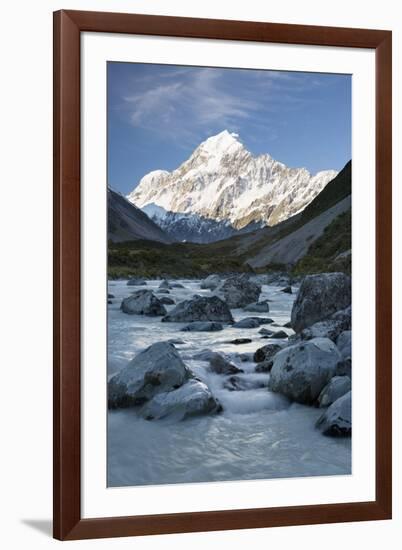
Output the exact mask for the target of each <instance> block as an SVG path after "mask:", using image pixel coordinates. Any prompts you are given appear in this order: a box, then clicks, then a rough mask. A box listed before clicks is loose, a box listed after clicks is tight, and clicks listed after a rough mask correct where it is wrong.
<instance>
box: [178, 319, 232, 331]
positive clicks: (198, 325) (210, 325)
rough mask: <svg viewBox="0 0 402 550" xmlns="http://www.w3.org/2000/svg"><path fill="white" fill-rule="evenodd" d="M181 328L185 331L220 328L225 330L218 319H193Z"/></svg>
mask: <svg viewBox="0 0 402 550" xmlns="http://www.w3.org/2000/svg"><path fill="white" fill-rule="evenodd" d="M181 330H182V331H183V332H216V331H218V330H223V325H222V323H217V322H216V321H193V322H192V323H189V324H188V325H186V326H185V327H183V328H182V329H181Z"/></svg>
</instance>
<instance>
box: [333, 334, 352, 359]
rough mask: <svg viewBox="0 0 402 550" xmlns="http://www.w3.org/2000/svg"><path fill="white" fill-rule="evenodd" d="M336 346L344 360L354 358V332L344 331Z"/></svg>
mask: <svg viewBox="0 0 402 550" xmlns="http://www.w3.org/2000/svg"><path fill="white" fill-rule="evenodd" d="M336 345H337V346H338V349H339V351H340V353H341V355H342V359H349V358H350V357H351V356H352V331H351V330H344V331H343V332H341V334H340V335H339V336H338V338H337V340H336Z"/></svg>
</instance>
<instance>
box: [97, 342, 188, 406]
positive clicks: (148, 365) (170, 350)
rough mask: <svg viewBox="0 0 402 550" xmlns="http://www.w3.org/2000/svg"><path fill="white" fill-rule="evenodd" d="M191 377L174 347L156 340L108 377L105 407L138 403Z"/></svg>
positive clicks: (173, 387) (175, 386) (178, 385)
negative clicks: (106, 403)
mask: <svg viewBox="0 0 402 550" xmlns="http://www.w3.org/2000/svg"><path fill="white" fill-rule="evenodd" d="M191 377H192V373H191V371H190V369H188V367H187V366H186V365H185V364H184V363H183V361H182V359H181V357H180V355H179V353H178V352H177V350H176V348H175V347H174V346H173V345H172V344H169V343H168V342H157V343H156V344H152V346H150V347H148V348H146V349H145V350H143V351H141V352H140V353H139V354H138V355H136V356H135V357H134V358H133V359H132V360H131V361H130V362H129V363H128V365H127V366H126V367H124V368H123V369H122V370H121V371H120V372H118V373H117V374H115V375H114V376H113V377H112V378H111V379H110V380H109V383H108V404H109V408H111V409H115V408H122V407H132V406H136V405H140V404H142V403H144V402H146V401H148V400H149V399H152V398H153V397H154V396H155V395H157V394H159V393H161V392H167V391H171V390H173V389H175V388H179V387H180V386H181V385H182V384H184V382H186V381H187V380H189V379H190V378H191Z"/></svg>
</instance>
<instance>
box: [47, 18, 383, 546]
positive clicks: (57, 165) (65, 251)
mask: <svg viewBox="0 0 402 550" xmlns="http://www.w3.org/2000/svg"><path fill="white" fill-rule="evenodd" d="M87 31H89V32H103V33H128V34H140V35H158V36H175V37H191V38H203V39H220V40H243V41H254V42H276V43H286V44H307V45H318V46H321V45H323V46H338V47H352V48H372V49H374V50H375V58H376V138H375V139H376V498H375V501H372V502H353V503H352V502H351V503H339V504H323V505H308V506H291V507H280V508H258V509H245V510H222V511H214V512H196V513H180V514H158V515H141V516H131V517H106V518H97V519H82V518H81V502H80V500H81V496H80V495H81V469H80V460H81V456H80V438H81V431H80V427H81V417H80V356H81V343H80V317H81V311H80V263H81V260H80V253H81V252H80V238H81V233H80V109H81V105H80V55H81V53H80V34H81V32H87ZM391 66H392V34H391V32H390V31H380V30H365V29H352V28H333V27H313V26H301V25H286V24H276V23H275V24H272V23H257V22H248V21H247V22H246V21H227V20H221V21H220V20H212V19H190V18H180V17H165V16H163V17H162V16H150V15H134V14H123V13H101V12H83V11H70V10H67V11H64V10H62V11H58V12H55V13H54V537H56V538H57V539H61V540H71V539H85V538H97V537H118V536H132V535H149V534H161V533H182V532H194V531H213V530H223V529H247V528H257V527H270V526H285V525H302V524H315V523H333V522H346V521H367V520H383V519H389V518H391V511H392V484H391V482H392V462H391V456H392V452H391V428H392V426H391V299H392V290H391V283H392V281H391V261H392V258H391V248H392V241H391V168H392V167H391V161H392V158H391V154H392V151H391V140H392V132H391V103H392V101H391V93H392V88H391Z"/></svg>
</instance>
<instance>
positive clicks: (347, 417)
mask: <svg viewBox="0 0 402 550" xmlns="http://www.w3.org/2000/svg"><path fill="white" fill-rule="evenodd" d="M316 426H317V428H319V429H320V430H321V431H322V433H323V434H324V435H331V436H348V435H351V433H352V392H351V391H349V392H348V393H346V394H345V395H343V396H342V397H340V398H339V399H337V400H336V401H335V402H334V403H332V405H331V406H330V407H328V409H327V410H326V411H325V412H324V414H322V416H320V418H319V419H318V420H317V423H316Z"/></svg>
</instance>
